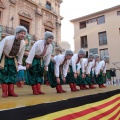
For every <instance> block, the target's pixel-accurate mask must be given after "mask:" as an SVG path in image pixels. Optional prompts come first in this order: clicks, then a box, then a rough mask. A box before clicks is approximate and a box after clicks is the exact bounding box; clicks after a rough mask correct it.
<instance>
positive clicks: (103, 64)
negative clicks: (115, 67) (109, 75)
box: [95, 56, 109, 88]
mask: <svg viewBox="0 0 120 120" xmlns="http://www.w3.org/2000/svg"><path fill="white" fill-rule="evenodd" d="M108 62H109V56H104V58H103V60H102V61H100V62H99V64H98V68H97V69H98V75H96V76H95V79H96V82H97V84H98V85H99V88H104V87H106V86H105V85H104V81H103V76H105V74H106V68H107V63H108Z"/></svg>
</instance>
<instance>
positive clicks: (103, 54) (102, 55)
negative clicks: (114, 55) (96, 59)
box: [100, 49, 108, 60]
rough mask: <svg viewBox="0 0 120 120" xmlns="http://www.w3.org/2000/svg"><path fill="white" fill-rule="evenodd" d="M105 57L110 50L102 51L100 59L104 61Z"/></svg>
mask: <svg viewBox="0 0 120 120" xmlns="http://www.w3.org/2000/svg"><path fill="white" fill-rule="evenodd" d="M105 55H108V49H101V50H100V59H101V60H102V59H103V57H104V56H105Z"/></svg>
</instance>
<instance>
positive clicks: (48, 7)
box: [46, 2, 51, 10]
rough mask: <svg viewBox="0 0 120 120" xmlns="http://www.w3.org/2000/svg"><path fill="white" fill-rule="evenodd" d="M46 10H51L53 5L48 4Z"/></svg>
mask: <svg viewBox="0 0 120 120" xmlns="http://www.w3.org/2000/svg"><path fill="white" fill-rule="evenodd" d="M46 9H48V10H51V3H49V2H46Z"/></svg>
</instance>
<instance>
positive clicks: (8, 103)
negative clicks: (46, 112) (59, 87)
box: [0, 85, 120, 110]
mask: <svg viewBox="0 0 120 120" xmlns="http://www.w3.org/2000/svg"><path fill="white" fill-rule="evenodd" d="M96 87H97V88H96V89H88V90H80V91H77V92H71V91H70V87H69V86H68V85H63V89H64V90H67V93H59V94H57V93H56V89H55V88H51V87H50V86H46V85H42V87H41V89H42V91H44V92H45V95H33V94H32V89H31V87H30V86H27V85H24V87H23V88H18V87H16V86H15V92H16V93H17V94H18V95H19V97H8V98H2V97H1V95H2V91H1V88H0V110H5V109H11V108H19V107H25V106H31V105H36V104H42V103H51V102H55V101H61V100H66V99H69V98H76V97H82V96H87V95H93V94H97V93H104V92H108V91H113V90H116V89H120V86H119V85H118V86H117V85H111V86H109V85H108V86H107V87H106V88H98V86H96ZM78 88H79V87H78Z"/></svg>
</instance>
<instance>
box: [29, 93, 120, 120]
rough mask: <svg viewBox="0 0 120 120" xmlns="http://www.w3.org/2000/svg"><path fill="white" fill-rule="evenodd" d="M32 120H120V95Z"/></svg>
mask: <svg viewBox="0 0 120 120" xmlns="http://www.w3.org/2000/svg"><path fill="white" fill-rule="evenodd" d="M51 109H52V108H51ZM30 120H120V94H117V95H114V96H112V97H110V98H107V99H105V100H100V101H98V102H95V103H90V104H86V105H83V106H78V107H75V108H69V109H65V110H61V111H58V112H54V113H50V114H47V115H44V116H41V117H36V118H33V119H30Z"/></svg>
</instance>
